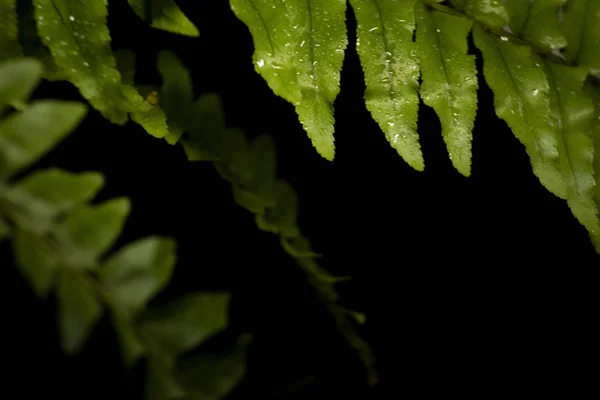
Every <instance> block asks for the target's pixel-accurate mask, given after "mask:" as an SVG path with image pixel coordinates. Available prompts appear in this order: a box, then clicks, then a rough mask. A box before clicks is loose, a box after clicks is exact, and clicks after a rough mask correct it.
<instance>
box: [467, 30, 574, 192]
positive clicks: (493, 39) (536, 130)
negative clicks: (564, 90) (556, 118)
mask: <svg viewBox="0 0 600 400" xmlns="http://www.w3.org/2000/svg"><path fill="white" fill-rule="evenodd" d="M473 35H474V40H475V45H476V46H477V47H478V48H479V49H480V50H481V52H482V53H483V61H484V64H483V73H484V76H485V79H486V81H487V83H488V84H489V86H490V88H491V89H492V91H493V92H494V105H495V108H496V114H497V115H498V117H500V118H502V119H503V120H505V121H506V122H507V123H508V126H509V127H510V128H511V129H512V131H513V133H514V134H515V136H516V137H517V138H518V139H519V140H520V141H521V143H523V145H524V146H525V149H526V150H527V153H528V154H529V157H530V159H531V164H532V166H533V172H534V173H535V174H536V175H537V177H538V178H539V179H540V181H541V182H542V184H543V185H544V186H545V187H546V188H547V189H548V190H550V191H551V192H552V193H554V194H555V195H557V196H559V197H561V198H566V192H567V190H566V187H565V184H564V182H563V179H562V176H561V173H560V170H559V166H558V150H557V140H556V135H555V131H554V127H553V126H551V119H550V114H551V112H550V98H549V91H550V86H549V84H548V79H547V78H546V75H545V73H544V71H543V69H542V67H541V65H540V64H539V63H538V62H536V61H535V60H534V58H533V57H532V54H531V49H530V48H529V47H527V46H521V45H518V44H515V43H511V42H508V41H504V40H502V39H501V38H499V37H497V36H495V35H493V34H491V33H489V32H487V31H486V30H485V29H484V28H482V27H480V26H475V27H474V29H473Z"/></svg>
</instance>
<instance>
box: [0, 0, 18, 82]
mask: <svg viewBox="0 0 600 400" xmlns="http://www.w3.org/2000/svg"><path fill="white" fill-rule="evenodd" d="M18 22H19V19H18V16H17V0H2V1H0V60H7V59H9V58H14V57H20V56H23V49H22V48H21V45H20V44H19V27H18ZM0 75H1V74H0Z"/></svg>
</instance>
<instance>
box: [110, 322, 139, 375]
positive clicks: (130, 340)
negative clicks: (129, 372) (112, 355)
mask: <svg viewBox="0 0 600 400" xmlns="http://www.w3.org/2000/svg"><path fill="white" fill-rule="evenodd" d="M111 320H112V323H113V325H114V327H115V331H116V332H117V335H118V338H119V345H120V347H121V353H122V354H123V360H124V363H125V366H127V367H132V366H133V365H134V364H135V363H136V362H137V361H138V360H139V359H140V357H142V356H143V355H144V354H145V353H146V349H145V348H144V346H143V344H142V343H141V342H140V340H139V339H138V337H137V336H136V332H135V330H134V328H133V326H132V325H131V320H130V319H129V318H126V317H125V316H122V315H121V314H116V313H112V315H111Z"/></svg>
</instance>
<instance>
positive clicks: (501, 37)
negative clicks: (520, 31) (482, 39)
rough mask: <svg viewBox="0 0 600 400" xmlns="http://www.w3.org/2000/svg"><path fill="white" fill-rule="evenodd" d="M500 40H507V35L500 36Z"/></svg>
mask: <svg viewBox="0 0 600 400" xmlns="http://www.w3.org/2000/svg"><path fill="white" fill-rule="evenodd" d="M500 40H502V41H503V42H508V37H506V36H500Z"/></svg>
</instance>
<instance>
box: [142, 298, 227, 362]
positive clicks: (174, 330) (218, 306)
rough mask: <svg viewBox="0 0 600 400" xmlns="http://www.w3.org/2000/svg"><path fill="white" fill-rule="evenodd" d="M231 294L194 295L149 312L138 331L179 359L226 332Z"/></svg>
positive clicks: (143, 318)
mask: <svg viewBox="0 0 600 400" xmlns="http://www.w3.org/2000/svg"><path fill="white" fill-rule="evenodd" d="M229 299H230V294H228V293H194V294H190V295H187V296H185V297H183V298H181V299H179V300H177V301H176V302H174V303H172V304H169V305H167V306H165V307H162V308H159V309H156V310H151V311H148V313H147V314H145V315H144V316H143V317H142V318H141V325H140V327H141V330H142V332H144V334H145V335H147V336H148V337H150V338H152V339H153V340H156V341H157V343H159V344H160V347H161V348H163V349H165V351H167V352H168V353H170V354H173V355H178V354H181V353H183V352H185V351H187V350H190V349H191V348H193V347H195V346H197V345H199V344H200V343H202V342H204V341H205V340H207V339H208V338H209V337H211V336H213V335H215V334H216V333H218V332H220V331H221V330H223V329H225V327H226V326H227V324H228V322H229V320H228V308H229Z"/></svg>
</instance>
